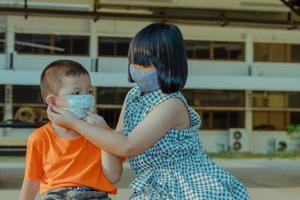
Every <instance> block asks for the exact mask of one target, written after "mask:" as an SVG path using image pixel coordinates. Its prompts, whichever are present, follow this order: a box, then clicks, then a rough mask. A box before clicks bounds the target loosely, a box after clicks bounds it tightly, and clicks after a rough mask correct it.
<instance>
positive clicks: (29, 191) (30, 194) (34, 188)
mask: <svg viewBox="0 0 300 200" xmlns="http://www.w3.org/2000/svg"><path fill="white" fill-rule="evenodd" d="M39 188H40V181H37V180H36V181H31V180H25V179H24V181H23V184H22V188H21V193H20V198H19V200H34V199H35V196H36V194H37V192H38V191H39Z"/></svg>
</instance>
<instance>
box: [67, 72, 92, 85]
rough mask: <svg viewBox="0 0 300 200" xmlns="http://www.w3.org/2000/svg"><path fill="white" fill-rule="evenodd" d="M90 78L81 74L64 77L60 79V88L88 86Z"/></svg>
mask: <svg viewBox="0 0 300 200" xmlns="http://www.w3.org/2000/svg"><path fill="white" fill-rule="evenodd" d="M90 85H91V78H90V76H89V75H86V74H83V75H79V76H65V77H63V78H62V87H64V86H73V87H79V86H90Z"/></svg>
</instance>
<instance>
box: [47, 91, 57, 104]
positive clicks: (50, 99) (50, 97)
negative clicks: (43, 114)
mask: <svg viewBox="0 0 300 200" xmlns="http://www.w3.org/2000/svg"><path fill="white" fill-rule="evenodd" d="M46 104H47V105H56V103H55V97H54V95H52V94H51V95H48V96H47V97H46Z"/></svg>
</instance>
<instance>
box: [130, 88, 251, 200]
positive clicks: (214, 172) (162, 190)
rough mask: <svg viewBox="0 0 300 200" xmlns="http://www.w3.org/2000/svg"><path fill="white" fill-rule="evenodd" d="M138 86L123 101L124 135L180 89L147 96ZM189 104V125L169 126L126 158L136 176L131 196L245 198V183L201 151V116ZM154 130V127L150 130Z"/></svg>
mask: <svg viewBox="0 0 300 200" xmlns="http://www.w3.org/2000/svg"><path fill="white" fill-rule="evenodd" d="M141 94H142V92H141V90H140V89H139V88H138V87H135V88H133V89H131V90H130V91H129V93H128V95H127V100H126V102H125V117H124V134H125V135H126V136H127V135H129V134H130V133H131V131H132V130H133V129H134V128H135V127H136V126H137V125H138V124H139V123H140V122H141V121H142V120H143V119H144V118H145V116H146V115H147V114H148V113H149V112H150V111H151V110H152V109H153V108H154V107H155V106H157V105H158V104H160V103H161V102H163V101H166V100H168V99H170V98H179V99H181V100H182V101H183V102H184V103H185V104H186V100H185V98H184V97H183V96H182V94H181V93H179V92H177V93H173V94H169V95H167V94H163V93H162V92H161V91H160V90H159V91H154V92H151V93H149V94H148V95H146V96H142V95H141ZM187 107H188V111H189V114H190V120H191V128H188V129H185V130H182V131H177V130H176V129H171V130H170V131H169V132H167V133H166V134H165V136H164V137H162V138H161V139H160V140H159V141H158V142H157V143H156V144H155V145H154V146H153V147H151V148H150V149H148V150H147V151H145V152H144V153H142V154H140V155H137V156H135V157H132V158H129V162H130V166H131V169H132V170H133V172H134V173H135V175H136V179H135V180H134V181H133V182H132V183H131V184H130V187H131V188H132V189H133V191H134V193H133V194H132V196H131V197H130V199H131V200H162V199H163V200H185V199H186V200H194V199H195V200H196V199H203V200H247V199H249V196H248V193H247V191H246V189H245V187H244V186H243V185H242V184H241V183H240V182H239V180H238V179H237V178H235V177H234V176H232V175H230V174H229V173H228V172H227V171H225V170H223V169H221V168H220V167H218V166H217V165H216V164H215V163H214V162H212V161H211V160H210V159H209V158H208V156H207V155H206V154H205V153H204V152H203V147H202V144H201V141H200V139H199V127H200V118H199V116H198V114H197V113H196V112H195V110H194V109H192V108H191V107H189V106H187ZM153 131H155V130H153Z"/></svg>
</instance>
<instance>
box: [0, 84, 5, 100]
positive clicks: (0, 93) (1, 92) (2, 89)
mask: <svg viewBox="0 0 300 200" xmlns="http://www.w3.org/2000/svg"><path fill="white" fill-rule="evenodd" d="M4 95H5V87H4V85H0V104H1V103H3V102H4Z"/></svg>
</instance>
